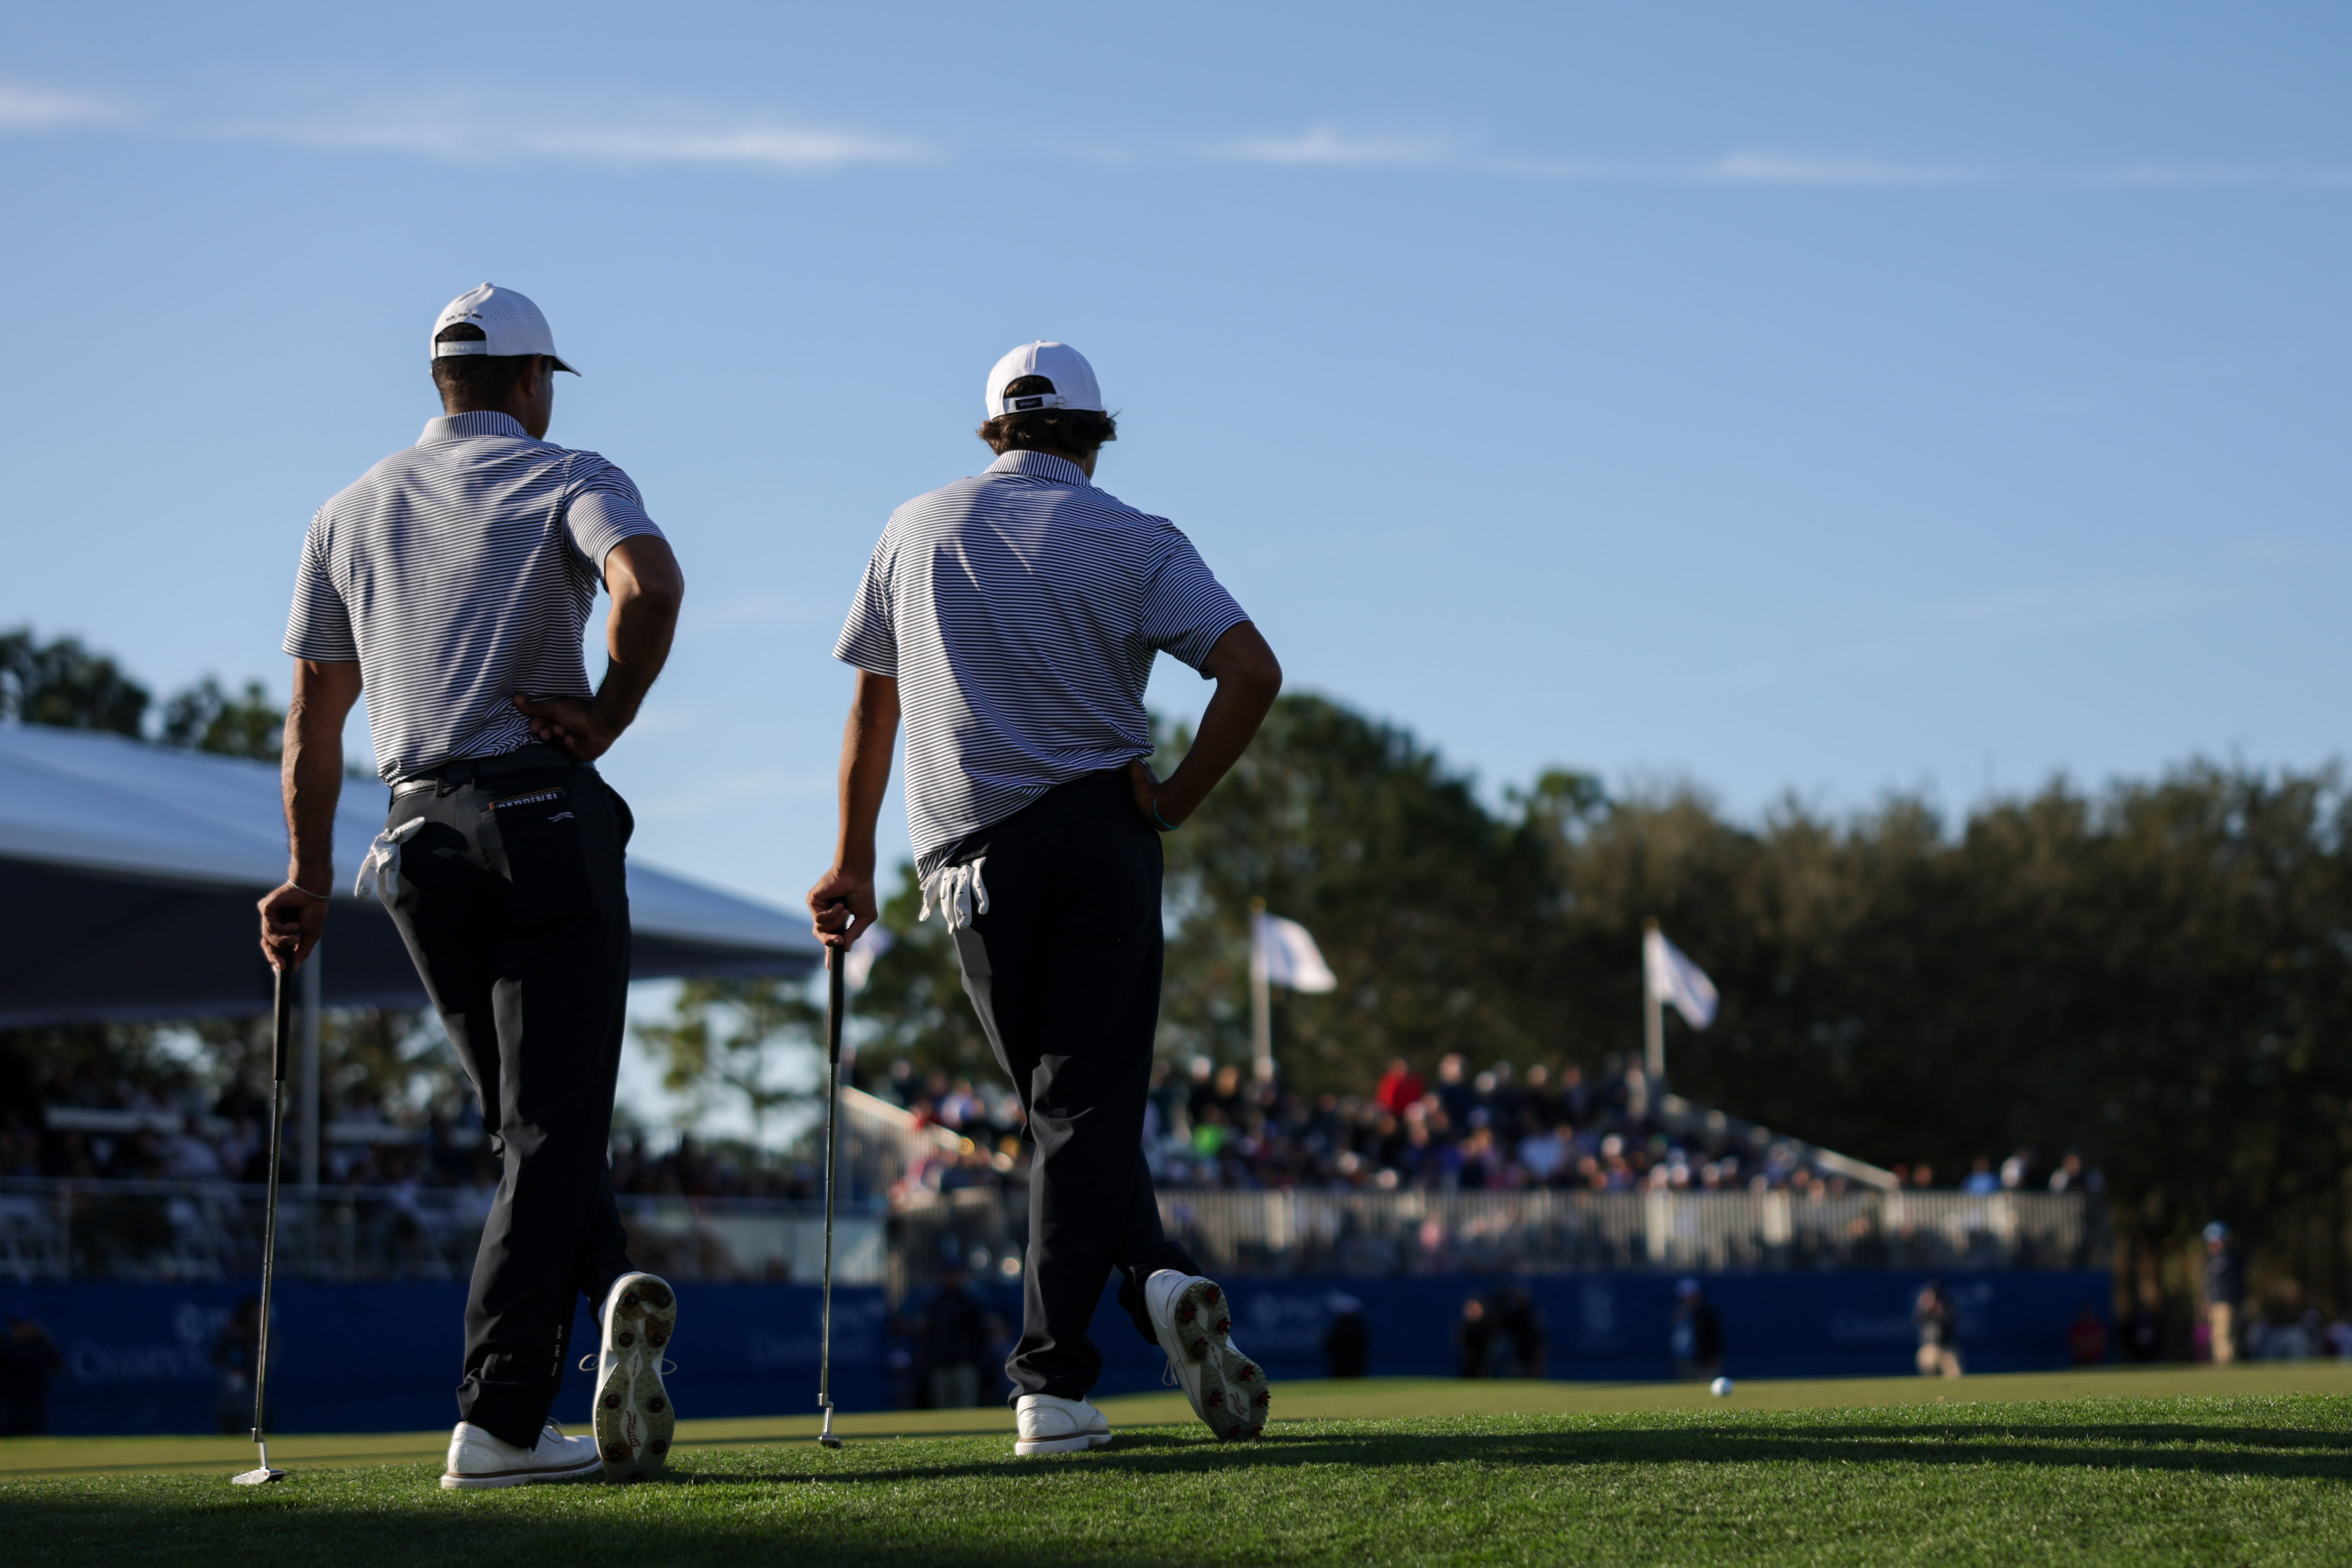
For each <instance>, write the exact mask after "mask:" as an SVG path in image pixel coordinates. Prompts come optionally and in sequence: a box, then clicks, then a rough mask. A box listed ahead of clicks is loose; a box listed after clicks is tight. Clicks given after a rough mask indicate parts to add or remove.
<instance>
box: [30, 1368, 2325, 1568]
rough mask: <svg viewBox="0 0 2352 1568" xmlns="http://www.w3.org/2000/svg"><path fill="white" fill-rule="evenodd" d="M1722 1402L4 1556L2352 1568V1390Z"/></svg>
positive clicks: (679, 1472) (148, 1477)
mask: <svg viewBox="0 0 2352 1568" xmlns="http://www.w3.org/2000/svg"><path fill="white" fill-rule="evenodd" d="M2327 1381H2329V1382H2333V1381H2335V1380H2334V1379H2332V1378H2331V1379H2328V1380H2327ZM1367 1392H1369V1390H1367ZM1709 1405H1710V1406H1711V1407H1704V1408H1696V1409H1679V1410H1652V1411H1644V1412H1636V1413H1630V1414H1629V1413H1618V1414H1570V1413H1559V1412H1553V1413H1548V1414H1540V1415H1517V1416H1501V1415H1490V1416H1478V1415H1470V1416H1463V1415H1455V1416H1430V1417H1419V1418H1415V1417H1404V1418H1391V1419H1379V1420H1372V1419H1323V1418H1318V1419H1301V1420H1285V1421H1276V1422H1275V1423H1272V1424H1270V1425H1269V1426H1268V1427H1267V1428H1266V1433H1265V1437H1263V1438H1262V1439H1260V1440H1259V1441H1257V1442H1255V1443H1249V1444H1240V1445H1234V1444H1221V1443H1219V1442H1217V1441H1216V1440H1215V1439H1214V1438H1213V1437H1212V1436H1211V1434H1210V1433H1209V1432H1208V1431H1206V1430H1205V1429H1204V1428H1202V1427H1200V1426H1199V1425H1197V1424H1191V1425H1177V1426H1165V1427H1127V1428H1123V1429H1122V1430H1121V1431H1120V1433H1119V1437H1118V1441H1117V1443H1116V1444H1114V1446H1112V1447H1111V1448H1107V1449H1103V1450H1100V1451H1098V1452H1095V1453H1091V1454H1071V1455H1061V1456H1055V1457H1052V1458H1029V1459H1015V1458H1013V1456H1012V1454H1011V1452H1010V1445H1009V1444H1008V1443H1007V1442H1006V1441H1005V1439H1004V1437H1003V1436H1000V1435H993V1434H992V1435H990V1436H986V1437H979V1436H971V1437H928V1438H896V1439H883V1438H862V1439H856V1440H853V1441H852V1442H851V1443H850V1444H849V1445H848V1447H847V1448H845V1449H843V1450H840V1451H838V1452H829V1451H826V1450H824V1449H820V1448H816V1447H815V1446H814V1445H813V1444H811V1443H808V1442H806V1441H805V1440H800V1441H793V1442H790V1443H774V1444H768V1445H761V1446H751V1447H724V1446H721V1447H704V1448H690V1449H689V1448H685V1447H683V1446H681V1448H680V1450H679V1452H678V1454H677V1458H676V1462H675V1464H674V1467H673V1472H672V1476H671V1478H670V1480H669V1481H668V1482H667V1483H665V1484H661V1485H655V1486H641V1487H629V1488H622V1487H614V1486H606V1485H598V1484H582V1485H571V1486H544V1487H529V1488H519V1489H515V1490H504V1491H492V1492H475V1493H457V1492H443V1491H441V1490H438V1488H437V1486H436V1476H437V1474H438V1466H437V1465H434V1464H432V1463H429V1462H424V1463H420V1462H414V1461H408V1462H397V1463H374V1464H360V1465H355V1466H352V1467H351V1468H347V1469H325V1468H315V1469H297V1470H296V1472H295V1473H294V1474H293V1475H291V1476H289V1478H288V1479H287V1480H286V1481H285V1482H283V1483H281V1484H279V1485H278V1486H275V1487H270V1488H267V1489H245V1488H236V1487H231V1486H228V1485H227V1484H226V1475H225V1473H222V1474H214V1473H192V1472H183V1473H177V1474H167V1475H154V1474H136V1473H110V1474H104V1475H89V1476H77V1477H69V1478H63V1479H37V1480H25V1479H11V1480H6V1481H0V1539H5V1541H6V1542H7V1552H6V1556H7V1558H8V1560H9V1561H10V1562H11V1563H16V1564H25V1565H33V1564H41V1565H47V1564H80V1563H110V1564H113V1563H124V1562H131V1561H141V1560H151V1559H168V1560H170V1561H175V1562H188V1563H203V1564H205V1568H233V1565H238V1564H246V1563H251V1564H256V1565H260V1564H269V1565H271V1568H282V1565H283V1564H284V1563H288V1562H289V1561H310V1562H319V1563H343V1562H352V1563H357V1562H364V1563H369V1564H370V1565H371V1568H376V1565H383V1564H405V1563H436V1564H446V1563H448V1562H450V1561H454V1560H457V1559H459V1558H464V1559H466V1560H469V1561H517V1562H521V1561H536V1562H556V1561H582V1560H592V1559H604V1558H609V1557H611V1556H612V1555H613V1554H614V1553H621V1554H624V1555H627V1554H635V1553H643V1554H645V1555H646V1556H648V1557H653V1558H658V1559H659V1560H661V1561H663V1562H664V1563H667V1564H675V1565H678V1568H685V1565H688V1564H699V1563H713V1564H717V1563H727V1564H730V1568H732V1565H734V1564H738V1563H740V1562H741V1561H743V1560H744V1558H745V1556H746V1554H747V1553H758V1554H761V1555H763V1556H765V1557H768V1558H771V1559H773V1558H777V1557H778V1556H779V1554H783V1556H782V1560H788V1561H790V1562H793V1563H878V1564H892V1565H900V1564H905V1565H912V1564H917V1563H1021V1564H1024V1568H1025V1565H1028V1564H1053V1563H1170V1564H1176V1563H1182V1564H1187V1565H1193V1564H1198V1563H1202V1562H1203V1561H1209V1560H1213V1561H1217V1562H1222V1563H1724V1564H1732V1563H1738V1564H1778V1563H1808V1564H1811V1563H1857V1564H1863V1563H1868V1564H1885V1563H1923V1564H1925V1563H1936V1564H1944V1563H1988V1564H1991V1563H1999V1564H2003V1565H2008V1564H2019V1563H2117V1564H2124V1563H2129V1564H2150V1563H2158V1564H2160V1563H2182V1564H2192V1563H2193V1564H2233V1563H2260V1564H2287V1563H2314V1564H2317V1563H2352V1396H2344V1395H2337V1394H2318V1395H2244V1396H2221V1397H2172V1398H2094V1399H2070V1400H2053V1401H2045V1402H2040V1403H2014V1404H2000V1403H1985V1404H1972V1403H1960V1402H1948V1403H1944V1404H1931V1405H1919V1404H1915V1405H1908V1406H1878V1407H1860V1406H1857V1407H1847V1408H1839V1407H1834V1406H1830V1407H1817V1408H1799V1409H1780V1410H1741V1409H1738V1408H1737V1407H1732V1408H1726V1407H1725V1406H1723V1405H1721V1404H1719V1403H1716V1402H1713V1401H1710V1402H1709ZM940 1414H946V1413H940ZM969 1414H971V1415H973V1416H986V1415H992V1414H993V1413H983V1412H971V1413H969ZM6 1457H7V1456H6V1452H5V1449H0V1460H5V1458H6ZM1212 1542H1213V1546H1212Z"/></svg>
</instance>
